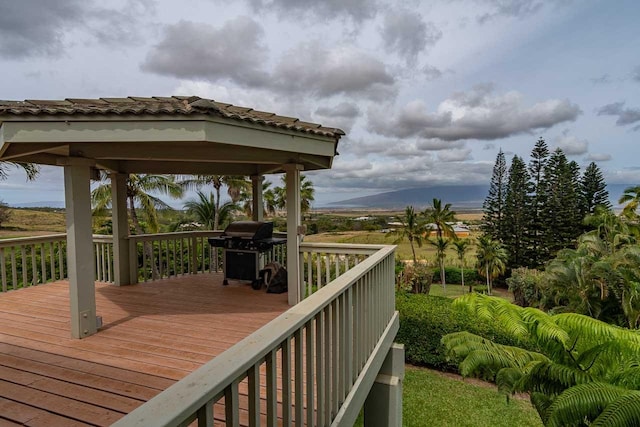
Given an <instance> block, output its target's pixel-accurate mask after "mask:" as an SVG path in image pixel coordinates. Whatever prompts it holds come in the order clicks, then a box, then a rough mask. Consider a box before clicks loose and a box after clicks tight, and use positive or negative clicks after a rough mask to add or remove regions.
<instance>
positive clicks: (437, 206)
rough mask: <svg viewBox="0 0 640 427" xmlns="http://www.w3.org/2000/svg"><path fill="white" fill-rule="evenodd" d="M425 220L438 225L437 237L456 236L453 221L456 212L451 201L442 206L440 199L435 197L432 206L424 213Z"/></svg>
mask: <svg viewBox="0 0 640 427" xmlns="http://www.w3.org/2000/svg"><path fill="white" fill-rule="evenodd" d="M423 215H424V220H425V221H426V222H427V223H429V224H433V225H435V226H436V237H437V238H439V239H441V238H442V237H455V233H454V231H453V227H452V226H451V223H452V222H453V221H454V220H455V219H456V213H455V212H454V211H452V210H451V203H447V204H445V205H444V206H442V201H441V200H440V199H433V200H432V201H431V206H430V207H428V208H427V209H426V210H425V211H424V213H423Z"/></svg>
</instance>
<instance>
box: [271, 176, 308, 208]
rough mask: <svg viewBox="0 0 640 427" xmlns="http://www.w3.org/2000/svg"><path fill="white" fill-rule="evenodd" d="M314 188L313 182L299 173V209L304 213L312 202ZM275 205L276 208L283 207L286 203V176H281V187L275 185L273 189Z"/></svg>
mask: <svg viewBox="0 0 640 427" xmlns="http://www.w3.org/2000/svg"><path fill="white" fill-rule="evenodd" d="M315 191H316V190H315V189H314V188H313V182H311V180H310V179H309V178H308V177H307V176H305V175H300V211H301V212H302V213H303V214H304V213H306V212H308V211H309V209H311V202H313V201H314V200H315V199H314V195H315ZM273 195H274V202H275V206H276V208H278V209H281V210H282V209H285V207H286V204H287V177H286V175H283V176H282V187H275V188H274V189H273Z"/></svg>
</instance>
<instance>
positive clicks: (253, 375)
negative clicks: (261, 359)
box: [247, 363, 260, 427]
mask: <svg viewBox="0 0 640 427" xmlns="http://www.w3.org/2000/svg"><path fill="white" fill-rule="evenodd" d="M247 384H248V390H247V393H248V397H249V427H260V363H256V364H255V365H253V366H252V367H251V368H249V372H248V375H247Z"/></svg>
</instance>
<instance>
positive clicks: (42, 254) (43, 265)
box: [40, 243, 47, 283]
mask: <svg viewBox="0 0 640 427" xmlns="http://www.w3.org/2000/svg"><path fill="white" fill-rule="evenodd" d="M40 268H41V270H42V272H41V273H40V277H41V280H40V283H46V282H47V254H46V253H45V251H44V243H40Z"/></svg>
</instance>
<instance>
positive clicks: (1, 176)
mask: <svg viewBox="0 0 640 427" xmlns="http://www.w3.org/2000/svg"><path fill="white" fill-rule="evenodd" d="M9 166H14V167H16V168H22V170H24V172H25V173H26V174H27V180H29V181H33V180H34V179H36V177H37V176H38V174H39V173H40V167H39V166H38V165H36V164H33V163H20V162H12V161H11V160H2V161H0V180H5V179H7V177H8V176H9V175H8V172H7V168H8V167H9Z"/></svg>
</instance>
